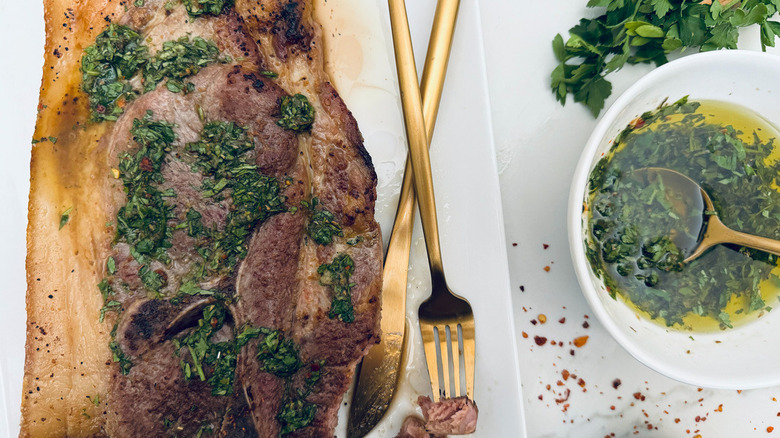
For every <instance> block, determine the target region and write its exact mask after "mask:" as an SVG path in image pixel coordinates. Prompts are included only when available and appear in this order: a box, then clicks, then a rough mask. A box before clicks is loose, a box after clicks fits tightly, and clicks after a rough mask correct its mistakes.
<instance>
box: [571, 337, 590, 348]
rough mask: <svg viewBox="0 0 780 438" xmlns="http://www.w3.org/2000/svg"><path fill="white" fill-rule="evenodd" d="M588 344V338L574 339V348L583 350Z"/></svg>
mask: <svg viewBox="0 0 780 438" xmlns="http://www.w3.org/2000/svg"><path fill="white" fill-rule="evenodd" d="M587 342H588V336H580V337H579V338H575V339H574V346H575V347H577V348H581V347H582V346H583V345H585V343H587Z"/></svg>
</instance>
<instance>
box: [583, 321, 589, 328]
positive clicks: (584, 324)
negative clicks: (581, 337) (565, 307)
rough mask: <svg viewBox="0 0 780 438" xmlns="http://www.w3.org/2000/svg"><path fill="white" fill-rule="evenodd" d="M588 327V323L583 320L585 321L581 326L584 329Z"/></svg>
mask: <svg viewBox="0 0 780 438" xmlns="http://www.w3.org/2000/svg"><path fill="white" fill-rule="evenodd" d="M588 327H590V324H588V321H585V322H583V323H582V328H585V329H586V328H588Z"/></svg>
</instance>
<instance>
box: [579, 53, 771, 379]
mask: <svg viewBox="0 0 780 438" xmlns="http://www.w3.org/2000/svg"><path fill="white" fill-rule="evenodd" d="M685 95H688V96H690V100H697V99H709V100H719V101H725V102H730V103H735V104H739V105H742V106H744V107H747V108H749V109H752V110H754V111H756V112H758V113H759V114H760V115H762V116H764V117H765V118H766V119H768V120H769V121H770V122H774V123H775V124H778V123H780V57H778V56H774V55H769V54H765V53H759V52H748V51H718V52H708V53H701V54H695V55H691V56H687V57H684V58H681V59H678V60H676V61H673V62H670V63H668V64H666V65H663V66H661V67H659V68H658V69H655V70H653V71H652V72H651V73H649V74H647V75H646V76H644V77H643V78H642V79H640V80H639V81H637V82H636V83H635V84H634V85H633V86H632V87H631V88H629V89H628V90H627V91H626V92H625V93H624V94H623V95H622V96H620V97H619V98H618V99H617V100H616V101H615V103H614V104H613V105H612V107H610V108H609V110H608V111H607V112H606V113H605V114H604V116H603V118H602V119H601V121H600V122H599V123H598V125H597V126H596V129H595V130H594V131H593V134H592V135H591V137H590V139H589V140H588V143H587V145H586V147H585V150H584V151H583V153H582V156H581V157H580V161H579V164H578V165H577V169H576V170H575V173H574V180H573V182H572V187H571V192H570V195H569V212H568V227H569V246H570V248H571V254H572V259H573V261H574V267H575V270H576V272H577V279H578V280H579V283H580V286H581V287H582V291H583V293H584V295H585V298H586V299H587V300H588V303H589V304H590V306H591V308H592V309H593V313H594V314H596V316H597V317H598V319H599V320H600V321H601V323H602V324H603V325H604V326H605V327H606V328H607V330H608V331H609V332H610V334H611V335H612V336H613V337H614V338H615V340H617V342H618V343H619V344H620V345H621V346H623V348H625V349H626V350H627V351H628V352H629V353H630V354H631V355H632V356H634V357H635V358H636V359H638V360H639V361H641V362H643V363H644V364H645V365H647V366H649V367H650V368H652V369H654V370H656V371H658V372H660V373H662V374H665V375H667V376H669V377H671V378H673V379H676V380H679V381H682V382H686V383H690V384H693V385H697V386H703V387H710V388H723V389H749V388H758V387H766V386H772V385H778V384H780V340H778V333H780V303H774V302H770V303H767V304H769V305H770V306H772V307H775V308H776V309H777V310H775V311H774V312H769V313H768V314H766V315H764V316H763V317H762V318H759V319H758V320H756V321H755V322H750V323H747V324H745V325H743V326H738V327H736V328H734V329H729V330H726V331H720V332H715V333H695V332H694V333H691V332H682V331H677V330H673V329H667V328H665V327H662V326H660V325H658V324H655V323H652V322H650V321H648V320H647V319H645V318H639V317H638V316H637V315H636V314H635V313H634V312H633V311H632V310H631V309H629V308H628V306H626V305H625V304H624V303H623V302H621V301H618V300H614V299H612V298H611V297H610V296H609V294H608V293H607V292H606V289H605V287H604V284H603V282H602V281H601V280H599V279H598V278H596V276H595V275H594V274H593V271H592V270H591V268H590V265H589V263H588V261H587V260H586V258H585V246H584V241H585V239H586V236H587V225H586V222H585V221H586V219H587V218H586V217H585V215H584V214H583V211H582V205H583V201H584V200H585V196H586V188H587V182H588V176H589V174H590V171H591V169H593V167H594V166H595V165H596V163H597V162H598V160H599V159H600V158H601V157H602V155H603V154H604V153H605V152H607V151H608V150H609V148H610V145H611V140H613V139H614V138H615V136H616V135H617V134H618V133H619V132H620V131H621V130H622V129H623V128H625V126H626V125H627V124H628V123H629V122H630V121H631V120H633V119H634V118H636V117H638V116H639V115H641V114H642V113H643V112H645V111H649V110H652V109H654V108H656V107H657V106H658V105H659V104H660V103H661V102H662V101H663V100H664V99H665V98H667V97H668V98H669V101H670V102H674V101H676V100H677V99H679V98H680V97H683V96H685ZM778 140H780V139H778Z"/></svg>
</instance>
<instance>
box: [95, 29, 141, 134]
mask: <svg viewBox="0 0 780 438" xmlns="http://www.w3.org/2000/svg"><path fill="white" fill-rule="evenodd" d="M147 57H148V49H147V47H146V46H144V45H143V44H141V36H140V35H139V34H138V32H136V31H135V30H133V29H131V28H129V27H127V26H122V25H119V24H115V23H111V24H109V25H108V27H107V28H106V30H104V31H103V32H101V33H100V34H99V35H98V36H97V38H96V39H95V44H93V45H91V46H89V47H87V48H86V49H84V54H83V56H82V57H81V72H82V76H81V78H82V84H81V87H82V89H83V90H84V92H85V93H87V94H88V95H89V106H90V109H91V110H92V118H93V119H94V120H95V121H98V122H100V121H104V120H116V119H117V117H118V116H119V115H120V114H122V112H123V111H124V110H123V107H124V105H125V103H126V102H127V101H129V100H132V99H133V98H134V97H135V96H136V93H135V92H134V91H133V88H132V86H131V85H130V82H129V79H130V78H131V77H133V76H134V75H135V74H136V73H137V72H138V71H139V70H140V69H141V68H142V67H143V65H144V64H145V63H146V61H147Z"/></svg>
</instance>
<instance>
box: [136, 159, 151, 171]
mask: <svg viewBox="0 0 780 438" xmlns="http://www.w3.org/2000/svg"><path fill="white" fill-rule="evenodd" d="M138 167H139V168H140V169H141V170H143V171H144V172H151V171H153V170H154V166H153V165H152V160H150V159H149V157H143V158H141V162H140V163H138Z"/></svg>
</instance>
